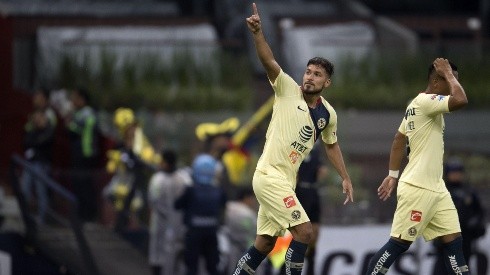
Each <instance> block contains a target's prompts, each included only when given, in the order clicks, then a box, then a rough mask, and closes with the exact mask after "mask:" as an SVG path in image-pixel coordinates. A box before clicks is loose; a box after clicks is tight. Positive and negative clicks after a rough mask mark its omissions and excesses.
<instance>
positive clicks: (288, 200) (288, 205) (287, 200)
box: [282, 196, 296, 208]
mask: <svg viewBox="0 0 490 275" xmlns="http://www.w3.org/2000/svg"><path fill="white" fill-rule="evenodd" d="M282 200H283V201H284V205H286V208H291V207H293V206H295V205H296V201H295V200H294V197H293V196H289V197H285V198H284V199H282Z"/></svg>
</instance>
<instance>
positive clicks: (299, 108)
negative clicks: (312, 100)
mask: <svg viewBox="0 0 490 275" xmlns="http://www.w3.org/2000/svg"><path fill="white" fill-rule="evenodd" d="M298 110H301V111H303V112H306V110H304V109H302V108H301V107H300V106H298Z"/></svg>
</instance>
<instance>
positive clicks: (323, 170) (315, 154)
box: [296, 143, 328, 275]
mask: <svg viewBox="0 0 490 275" xmlns="http://www.w3.org/2000/svg"><path fill="white" fill-rule="evenodd" d="M316 144H318V143H316ZM316 144H315V146H314V147H313V149H312V150H311V152H310V154H309V155H308V156H307V157H306V158H305V160H304V161H303V162H302V163H301V165H300V167H299V170H298V183H297V185H296V196H297V197H298V200H299V202H300V203H301V205H302V206H303V208H304V209H305V211H306V214H308V217H309V218H310V222H311V225H312V226H313V238H312V241H311V243H310V245H309V246H308V249H307V250H306V255H305V259H306V262H307V265H306V273H305V274H306V275H313V274H314V273H313V271H314V267H315V252H316V248H315V247H316V242H317V240H318V233H319V229H320V217H321V212H320V210H321V205H320V195H319V194H318V186H317V183H318V181H319V180H321V179H323V178H325V177H326V176H327V173H328V168H327V166H326V165H325V164H324V163H323V162H322V159H321V151H320V150H321V147H319V146H318V145H316Z"/></svg>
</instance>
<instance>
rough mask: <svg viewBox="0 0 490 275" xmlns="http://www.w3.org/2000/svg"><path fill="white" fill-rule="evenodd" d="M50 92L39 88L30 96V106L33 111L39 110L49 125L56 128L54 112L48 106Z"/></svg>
mask: <svg viewBox="0 0 490 275" xmlns="http://www.w3.org/2000/svg"><path fill="white" fill-rule="evenodd" d="M49 102H50V92H49V91H48V90H47V89H46V88H39V89H37V90H36V91H34V94H33V95H32V106H33V108H34V110H41V111H42V112H43V113H44V114H45V115H46V117H47V118H48V121H49V123H50V124H51V126H52V127H53V128H55V127H56V125H57V123H58V119H57V118H56V112H55V111H54V109H53V108H52V107H51V106H50V104H49Z"/></svg>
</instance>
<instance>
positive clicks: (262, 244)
mask: <svg viewBox="0 0 490 275" xmlns="http://www.w3.org/2000/svg"><path fill="white" fill-rule="evenodd" d="M275 244H276V239H275V238H272V237H270V238H269V237H262V236H261V237H260V238H257V239H256V240H255V243H254V246H255V248H256V249H257V250H258V251H259V252H260V253H262V254H264V255H267V254H269V252H271V251H272V249H273V248H274V245H275Z"/></svg>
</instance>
